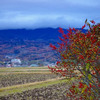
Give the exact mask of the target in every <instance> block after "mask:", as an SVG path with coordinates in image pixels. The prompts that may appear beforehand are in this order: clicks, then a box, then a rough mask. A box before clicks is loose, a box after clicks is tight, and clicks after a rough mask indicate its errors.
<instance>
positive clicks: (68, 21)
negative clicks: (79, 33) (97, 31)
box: [0, 0, 100, 29]
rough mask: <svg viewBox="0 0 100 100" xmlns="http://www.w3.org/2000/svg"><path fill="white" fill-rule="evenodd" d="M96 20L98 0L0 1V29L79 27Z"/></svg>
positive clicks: (99, 17) (99, 12)
mask: <svg viewBox="0 0 100 100" xmlns="http://www.w3.org/2000/svg"><path fill="white" fill-rule="evenodd" d="M86 18H87V19H88V20H92V19H93V20H95V21H96V22H97V23H98V22H100V0H0V29H12V28H13V29H14V28H15V29H16V28H27V29H35V28H45V27H53V28H57V27H62V28H68V27H75V28H76V27H81V26H82V25H83V24H84V21H85V19H86Z"/></svg>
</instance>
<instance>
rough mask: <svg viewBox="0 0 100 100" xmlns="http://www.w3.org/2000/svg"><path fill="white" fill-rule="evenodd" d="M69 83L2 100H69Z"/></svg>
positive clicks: (4, 97) (18, 94) (37, 89)
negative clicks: (67, 96) (67, 94)
mask: <svg viewBox="0 0 100 100" xmlns="http://www.w3.org/2000/svg"><path fill="white" fill-rule="evenodd" d="M66 84H67V83H60V84H56V85H51V86H48V87H43V88H36V89H33V90H27V91H24V92H22V93H16V94H10V95H8V96H2V97H0V100H68V99H66V91H67V90H66V89H67V88H68V85H66Z"/></svg>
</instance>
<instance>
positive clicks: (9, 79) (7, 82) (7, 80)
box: [0, 73, 57, 88]
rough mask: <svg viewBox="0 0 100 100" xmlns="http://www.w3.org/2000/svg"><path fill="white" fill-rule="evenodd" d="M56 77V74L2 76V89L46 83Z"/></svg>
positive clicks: (0, 80)
mask: <svg viewBox="0 0 100 100" xmlns="http://www.w3.org/2000/svg"><path fill="white" fill-rule="evenodd" d="M56 77H57V75H55V74H33V73H28V74H27V73H23V74H8V75H0V88H1V87H6V86H12V85H17V84H25V83H30V82H37V81H44V80H47V79H52V78H56Z"/></svg>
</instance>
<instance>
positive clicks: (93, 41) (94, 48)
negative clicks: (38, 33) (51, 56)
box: [48, 19, 100, 100]
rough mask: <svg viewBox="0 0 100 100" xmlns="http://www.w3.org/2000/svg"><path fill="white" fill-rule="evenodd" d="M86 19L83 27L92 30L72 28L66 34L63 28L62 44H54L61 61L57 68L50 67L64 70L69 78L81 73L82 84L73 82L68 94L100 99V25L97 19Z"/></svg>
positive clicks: (57, 71)
mask: <svg viewBox="0 0 100 100" xmlns="http://www.w3.org/2000/svg"><path fill="white" fill-rule="evenodd" d="M90 22H91V23H92V25H91V24H90V23H88V22H87V19H86V21H85V24H84V26H82V29H83V28H85V27H86V25H87V26H89V30H88V31H87V32H86V33H83V32H82V30H78V29H75V28H73V29H72V28H69V30H67V31H68V33H67V34H65V32H64V31H63V29H62V28H59V32H60V33H61V34H62V37H59V39H60V40H61V42H60V43H58V47H57V46H55V45H52V44H50V47H51V48H52V49H53V50H55V51H56V52H57V53H58V54H59V56H60V60H59V61H58V62H57V64H56V66H55V68H52V67H49V66H48V68H49V69H50V70H51V71H52V72H54V73H60V74H61V75H62V76H65V77H70V78H71V77H76V76H78V77H79V76H80V77H79V79H81V81H80V82H79V83H78V84H79V85H75V84H74V83H73V84H72V87H70V88H69V93H67V96H68V97H71V98H74V99H76V100H84V99H85V100H94V98H95V100H96V99H99V98H100V24H95V22H94V21H93V20H91V21H90Z"/></svg>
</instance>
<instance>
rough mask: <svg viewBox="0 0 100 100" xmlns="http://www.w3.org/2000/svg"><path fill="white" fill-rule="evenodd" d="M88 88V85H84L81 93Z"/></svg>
mask: <svg viewBox="0 0 100 100" xmlns="http://www.w3.org/2000/svg"><path fill="white" fill-rule="evenodd" d="M86 88H87V85H84V88H83V89H82V92H81V93H84V91H85V89H86Z"/></svg>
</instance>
